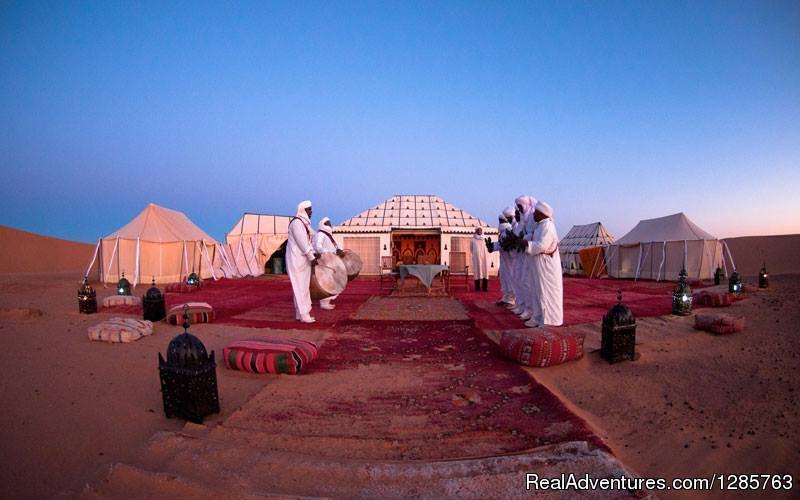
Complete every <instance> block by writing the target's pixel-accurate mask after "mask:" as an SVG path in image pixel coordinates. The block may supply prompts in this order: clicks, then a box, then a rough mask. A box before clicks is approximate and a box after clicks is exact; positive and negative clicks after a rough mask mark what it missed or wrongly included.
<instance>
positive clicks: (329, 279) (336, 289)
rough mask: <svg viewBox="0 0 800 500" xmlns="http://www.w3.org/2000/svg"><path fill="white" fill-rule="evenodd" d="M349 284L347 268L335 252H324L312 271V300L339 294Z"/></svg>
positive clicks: (310, 287) (310, 286)
mask: <svg viewBox="0 0 800 500" xmlns="http://www.w3.org/2000/svg"><path fill="white" fill-rule="evenodd" d="M346 285H347V268H346V267H345V266H344V262H343V261H342V259H340V258H339V256H338V255H336V254H335V253H327V252H326V253H323V254H322V255H321V256H320V258H319V259H318V260H317V265H316V266H314V268H313V270H312V271H311V284H310V285H309V290H310V291H311V300H321V299H327V298H328V297H333V296H334V295H339V294H340V293H342V292H343V291H344V287H345V286H346Z"/></svg>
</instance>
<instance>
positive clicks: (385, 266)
mask: <svg viewBox="0 0 800 500" xmlns="http://www.w3.org/2000/svg"><path fill="white" fill-rule="evenodd" d="M399 277H400V273H399V272H398V271H397V270H396V269H395V265H394V258H393V257H392V256H391V255H385V256H382V257H381V285H380V289H381V290H383V280H384V279H386V280H388V281H389V282H390V283H392V289H395V288H396V287H397V280H398V278H399Z"/></svg>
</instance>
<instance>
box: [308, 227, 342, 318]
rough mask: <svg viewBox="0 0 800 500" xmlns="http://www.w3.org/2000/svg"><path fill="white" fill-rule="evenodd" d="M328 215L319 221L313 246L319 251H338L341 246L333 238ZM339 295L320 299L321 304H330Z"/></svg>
mask: <svg viewBox="0 0 800 500" xmlns="http://www.w3.org/2000/svg"><path fill="white" fill-rule="evenodd" d="M329 220H330V219H328V218H327V217H325V218H323V219H322V220H321V221H319V225H318V226H317V233H316V234H315V235H314V239H313V241H312V246H313V247H314V251H315V252H317V253H320V254H321V253H326V252H327V253H336V251H337V250H339V246H338V245H337V244H336V241H335V240H334V239H333V234H332V233H331V227H330V226H328V225H327V224H325V222H326V221H329ZM336 297H338V295H334V296H333V297H328V298H327V299H322V300H320V301H319V303H320V304H326V305H327V304H330V303H331V301H332V300H334V299H336Z"/></svg>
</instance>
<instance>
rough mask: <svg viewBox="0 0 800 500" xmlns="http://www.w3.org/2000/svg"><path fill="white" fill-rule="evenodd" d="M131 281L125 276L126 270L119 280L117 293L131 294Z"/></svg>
mask: <svg viewBox="0 0 800 500" xmlns="http://www.w3.org/2000/svg"><path fill="white" fill-rule="evenodd" d="M130 294H131V282H130V281H128V280H127V278H125V272H124V271H123V272H122V277H121V278H120V279H119V281H118V282H117V295H130Z"/></svg>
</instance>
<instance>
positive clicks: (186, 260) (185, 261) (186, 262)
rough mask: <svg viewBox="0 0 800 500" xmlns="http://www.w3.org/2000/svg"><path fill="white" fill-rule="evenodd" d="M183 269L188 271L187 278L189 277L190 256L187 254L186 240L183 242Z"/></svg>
mask: <svg viewBox="0 0 800 500" xmlns="http://www.w3.org/2000/svg"><path fill="white" fill-rule="evenodd" d="M183 269H184V270H185V271H186V276H189V254H188V253H186V240H183ZM181 281H183V279H181Z"/></svg>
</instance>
